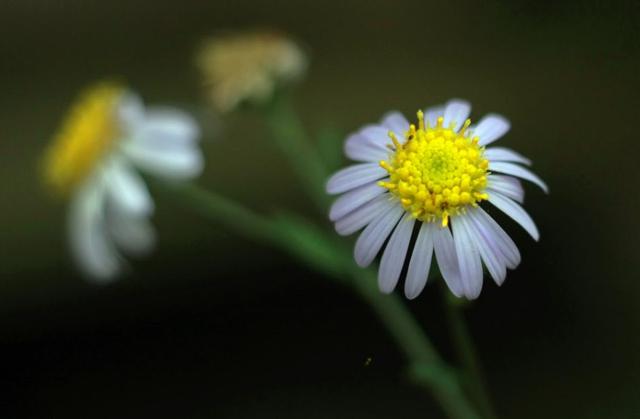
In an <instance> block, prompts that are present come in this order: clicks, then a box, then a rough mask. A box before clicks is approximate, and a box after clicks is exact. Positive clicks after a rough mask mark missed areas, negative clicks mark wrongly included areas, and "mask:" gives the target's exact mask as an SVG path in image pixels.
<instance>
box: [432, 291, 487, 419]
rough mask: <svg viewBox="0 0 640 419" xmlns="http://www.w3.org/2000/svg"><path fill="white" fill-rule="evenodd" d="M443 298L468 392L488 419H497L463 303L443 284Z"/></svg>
mask: <svg viewBox="0 0 640 419" xmlns="http://www.w3.org/2000/svg"><path fill="white" fill-rule="evenodd" d="M441 288H442V290H443V299H444V302H445V303H444V304H445V309H446V312H447V321H448V322H449V329H450V331H451V334H452V337H453V341H454V346H455V349H456V352H457V356H458V360H459V361H460V362H461V364H462V366H463V371H464V373H465V376H464V378H465V379H464V380H463V384H464V385H465V387H466V389H467V392H468V394H469V395H470V397H471V398H472V400H473V401H474V403H475V404H476V405H477V406H478V408H479V409H480V411H481V412H482V414H483V417H485V418H487V419H496V418H497V415H496V413H495V410H494V408H493V405H492V403H491V399H490V397H489V393H488V392H487V390H486V388H487V386H486V380H485V378H484V375H483V373H482V368H481V366H480V363H479V362H478V359H477V355H476V350H475V347H474V345H473V341H472V339H471V336H470V334H469V331H468V329H467V326H466V322H465V319H464V313H463V312H462V309H463V307H462V305H461V304H460V302H459V301H457V300H456V299H455V297H454V296H453V295H452V294H451V293H450V292H449V290H448V289H447V287H445V286H441Z"/></svg>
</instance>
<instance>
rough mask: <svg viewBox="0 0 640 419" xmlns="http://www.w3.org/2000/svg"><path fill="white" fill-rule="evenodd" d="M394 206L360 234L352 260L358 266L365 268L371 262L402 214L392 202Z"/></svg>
mask: <svg viewBox="0 0 640 419" xmlns="http://www.w3.org/2000/svg"><path fill="white" fill-rule="evenodd" d="M394 204H395V205H392V206H391V208H390V209H389V210H388V211H387V212H386V213H384V214H383V215H382V216H380V218H377V219H375V220H373V221H372V222H371V224H369V225H368V226H367V228H365V229H364V231H363V232H362V233H360V236H359V237H358V240H357V241H356V246H355V249H354V252H353V255H354V259H355V261H356V263H357V264H358V265H359V266H362V267H366V266H369V265H370V264H371V262H373V259H374V258H375V257H376V255H377V254H378V252H379V251H380V248H381V247H382V245H383V244H384V242H385V240H387V237H389V234H391V230H393V227H395V225H396V223H397V222H398V219H400V216H401V215H402V213H403V212H404V210H403V209H402V206H401V205H400V204H399V203H397V202H394Z"/></svg>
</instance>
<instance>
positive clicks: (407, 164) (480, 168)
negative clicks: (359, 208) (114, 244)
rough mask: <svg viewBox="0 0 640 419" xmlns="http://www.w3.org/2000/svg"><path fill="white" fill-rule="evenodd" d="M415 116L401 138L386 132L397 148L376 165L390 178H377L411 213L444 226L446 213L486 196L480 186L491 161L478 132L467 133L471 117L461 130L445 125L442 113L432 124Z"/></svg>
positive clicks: (463, 208) (483, 186)
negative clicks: (479, 143)
mask: <svg viewBox="0 0 640 419" xmlns="http://www.w3.org/2000/svg"><path fill="white" fill-rule="evenodd" d="M418 121H419V127H418V129H416V127H415V125H411V127H410V128H409V130H408V131H407V132H406V133H405V134H404V135H405V139H406V141H405V142H404V144H401V143H400V142H399V141H398V139H397V138H396V136H395V135H394V133H393V132H390V133H389V136H390V137H391V140H392V141H393V145H394V148H395V153H394V154H393V155H392V156H391V157H390V159H389V161H385V160H382V161H381V162H380V166H382V167H383V168H384V169H385V170H386V171H387V172H389V177H390V179H389V181H388V182H385V181H382V182H380V183H379V184H380V186H382V187H384V188H387V189H389V191H390V192H391V194H393V195H395V196H396V197H397V198H398V199H399V200H400V202H401V203H402V206H403V207H404V209H405V210H406V211H408V212H409V213H411V214H412V215H413V216H414V217H415V218H417V219H419V220H421V221H424V222H433V221H436V220H441V222H442V226H443V227H444V226H447V224H448V222H449V217H450V216H452V215H457V214H459V213H462V212H464V211H465V208H466V207H467V206H469V205H473V206H476V205H478V203H479V202H480V201H483V200H486V199H488V198H489V196H488V195H487V193H486V192H485V191H484V190H485V187H486V185H487V175H488V168H489V162H488V160H487V159H485V158H484V157H483V152H484V149H483V148H482V147H480V146H479V145H478V138H477V137H470V136H469V135H467V128H468V127H469V125H470V124H471V121H470V120H469V119H467V120H466V121H465V123H464V125H463V126H462V128H461V129H460V131H459V132H456V131H455V130H454V128H453V126H454V125H453V124H451V126H450V127H444V126H443V117H440V118H438V120H437V121H438V122H437V124H436V126H435V127H430V126H425V123H424V115H423V114H422V112H418Z"/></svg>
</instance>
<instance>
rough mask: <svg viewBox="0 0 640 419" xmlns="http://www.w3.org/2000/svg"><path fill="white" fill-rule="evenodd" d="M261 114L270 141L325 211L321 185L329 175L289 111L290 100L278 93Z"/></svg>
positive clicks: (294, 116) (290, 108)
mask: <svg viewBox="0 0 640 419" xmlns="http://www.w3.org/2000/svg"><path fill="white" fill-rule="evenodd" d="M263 111H264V116H265V119H266V122H267V125H268V128H269V131H270V133H271V136H272V137H273V141H274V142H275V144H276V145H277V147H278V148H279V149H280V151H281V152H282V153H283V154H284V156H285V157H287V160H288V161H289V164H291V166H292V168H293V170H294V171H295V172H296V174H297V175H298V176H299V178H300V180H301V181H302V182H303V185H302V186H303V187H304V188H305V189H306V190H307V192H308V194H309V196H310V198H311V199H313V201H314V202H315V204H316V205H317V206H318V207H319V208H320V209H321V210H323V211H324V210H325V209H326V208H327V207H328V205H329V203H330V199H329V197H328V196H327V194H326V193H325V191H324V184H325V182H326V180H327V177H328V175H329V174H328V173H327V171H326V169H325V167H324V165H323V163H322V158H321V156H320V154H319V152H318V150H317V149H316V148H315V147H314V145H313V143H312V142H311V140H310V139H309V137H308V136H307V134H306V132H305V130H304V127H303V125H302V123H301V122H300V119H299V118H298V116H297V115H296V113H295V112H294V110H293V109H292V107H291V104H290V101H289V97H288V96H287V94H286V93H284V92H280V93H279V94H277V95H275V96H274V98H273V99H272V101H271V102H269V104H268V105H265V107H264V108H263Z"/></svg>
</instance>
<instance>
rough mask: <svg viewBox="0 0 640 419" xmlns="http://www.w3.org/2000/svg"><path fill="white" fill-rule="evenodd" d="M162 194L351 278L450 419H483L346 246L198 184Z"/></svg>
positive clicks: (411, 321)
mask: <svg viewBox="0 0 640 419" xmlns="http://www.w3.org/2000/svg"><path fill="white" fill-rule="evenodd" d="M163 189H165V190H167V191H169V192H171V193H172V194H174V195H175V196H176V197H177V198H178V199H176V201H177V202H180V203H182V204H183V205H186V206H188V207H190V208H192V209H194V210H195V211H197V212H198V213H200V214H201V215H203V216H205V217H207V218H209V219H211V220H212V221H215V222H219V223H221V224H223V225H224V226H225V227H228V228H230V229H232V230H233V231H235V232H237V233H238V234H240V235H241V236H244V237H246V238H249V239H251V240H256V241H259V242H263V243H266V244H271V245H275V246H276V247H277V248H279V249H281V250H284V251H285V252H287V253H289V254H291V255H293V256H295V257H296V258H297V259H299V260H301V261H302V262H303V263H305V264H310V265H312V266H314V267H316V268H317V269H318V270H319V271H321V272H323V273H325V274H327V275H328V276H329V277H331V278H334V279H341V280H343V279H344V277H345V276H346V277H350V278H352V279H353V280H352V281H349V284H350V285H351V286H352V287H353V288H354V289H355V290H356V292H357V293H358V294H359V295H360V296H361V297H362V298H363V299H364V300H365V301H367V302H368V304H369V305H370V306H371V307H372V308H373V310H374V312H375V313H376V314H377V316H378V317H379V318H380V320H381V322H382V323H383V324H384V326H385V327H386V328H387V330H388V331H389V333H390V334H391V336H392V337H393V338H394V340H395V341H396V343H397V344H398V346H399V347H400V349H401V350H402V352H403V353H404V354H405V355H406V357H407V359H408V361H409V364H410V366H411V368H410V373H411V377H412V378H413V379H414V380H415V381H416V382H417V383H418V384H420V385H421V386H423V387H425V388H426V389H427V390H429V391H430V392H431V393H432V394H433V396H434V398H435V399H436V400H437V401H438V403H439V404H440V405H441V406H442V408H443V410H444V411H445V412H446V413H447V415H448V416H449V417H450V418H452V419H479V418H480V416H478V415H477V413H476V412H475V411H474V410H473V407H472V406H471V404H470V403H469V401H468V400H467V399H466V398H465V395H464V394H463V392H462V389H461V387H460V383H459V380H458V377H457V376H456V374H455V373H454V371H453V370H452V368H451V367H449V366H448V365H447V364H446V363H445V362H444V361H443V360H442V358H441V357H440V356H439V355H438V353H437V351H436V350H435V348H434V346H433V344H432V343H431V342H430V341H429V339H428V337H427V336H426V335H425V333H424V332H423V330H422V329H421V327H420V325H419V324H418V322H417V321H416V320H415V318H414V317H413V316H412V315H411V313H410V312H409V310H408V309H407V308H406V306H405V305H404V304H403V302H402V301H401V300H400V299H399V298H398V297H397V296H388V295H384V294H381V293H380V291H379V290H378V288H377V285H376V278H375V273H373V272H372V271H371V270H363V269H361V268H359V267H357V266H356V265H355V264H354V263H353V261H352V260H351V258H350V257H349V252H348V250H347V249H346V246H345V245H344V243H342V242H340V241H337V240H336V239H335V238H334V237H333V236H331V235H328V234H326V233H325V232H324V231H323V230H322V229H320V228H317V227H316V226H314V225H311V224H308V223H305V222H302V221H300V220H299V219H296V217H294V216H286V217H284V216H281V217H275V218H266V217H264V216H261V215H258V214H256V213H254V212H253V211H251V210H249V209H247V208H245V207H243V206H242V205H240V204H238V203H236V202H234V201H232V200H230V199H228V198H225V197H222V196H220V195H216V194H215V193H212V192H208V191H206V190H203V189H201V188H199V187H198V186H196V185H193V184H182V185H168V186H166V187H164V188H163ZM310 237H312V238H313V240H312V243H309V242H310V240H309V238H310Z"/></svg>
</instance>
